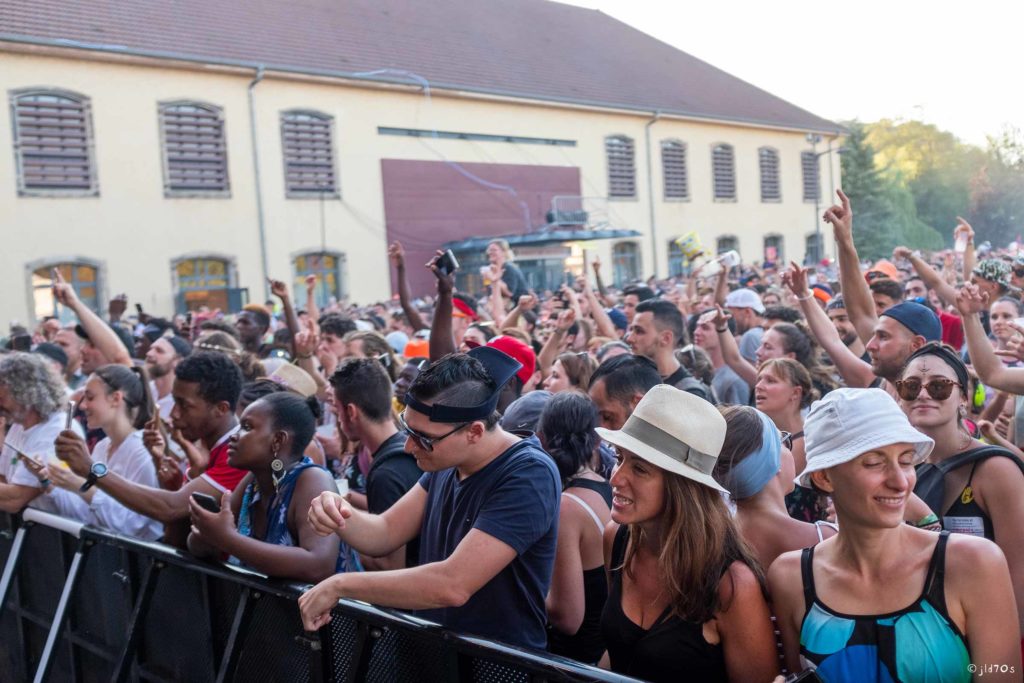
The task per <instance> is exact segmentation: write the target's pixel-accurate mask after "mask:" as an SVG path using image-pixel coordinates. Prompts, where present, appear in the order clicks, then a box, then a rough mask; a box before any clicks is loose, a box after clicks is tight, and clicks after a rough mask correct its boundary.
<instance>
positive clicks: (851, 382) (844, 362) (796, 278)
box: [782, 263, 875, 388]
mask: <svg viewBox="0 0 1024 683" xmlns="http://www.w3.org/2000/svg"><path fill="white" fill-rule="evenodd" d="M782 282H783V284H785V285H786V287H788V288H789V291H791V292H792V293H793V296H794V297H796V300H797V302H798V303H799V304H800V310H802V311H803V312H804V317H805V318H806V319H807V326H808V327H810V328H811V334H813V335H814V338H815V339H816V340H817V341H818V344H820V345H821V348H823V349H825V353H827V354H828V355H829V358H831V359H832V362H833V363H835V366H836V370H838V371H839V375H840V376H841V377H842V378H843V380H844V381H845V382H846V385H847V386H849V387H858V388H864V387H868V386H870V385H871V383H872V382H873V381H875V373H874V372H872V371H871V366H870V365H869V364H868V363H865V362H864V361H863V360H861V359H860V358H858V357H857V356H856V355H855V354H854V353H853V351H850V349H849V347H848V346H847V345H846V344H844V343H843V340H842V339H840V338H839V332H838V331H836V327H835V325H833V324H832V321H831V320H829V319H828V315H827V314H826V313H825V311H823V310H821V306H819V305H818V303H817V302H816V301H815V300H814V295H813V294H812V293H811V290H810V288H809V287H808V286H807V268H801V267H800V266H799V265H797V264H796V263H790V265H789V270H788V271H786V272H785V273H783V274H782Z"/></svg>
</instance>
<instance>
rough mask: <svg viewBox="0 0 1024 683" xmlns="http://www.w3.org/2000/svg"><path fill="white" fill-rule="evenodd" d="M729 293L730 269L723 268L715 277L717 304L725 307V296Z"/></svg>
mask: <svg viewBox="0 0 1024 683" xmlns="http://www.w3.org/2000/svg"><path fill="white" fill-rule="evenodd" d="M728 294H729V271H728V270H727V269H725V268H724V267H723V268H722V272H720V273H719V274H718V277H716V278H715V304H716V305H718V306H722V307H723V308H724V307H725V297H726V295H728Z"/></svg>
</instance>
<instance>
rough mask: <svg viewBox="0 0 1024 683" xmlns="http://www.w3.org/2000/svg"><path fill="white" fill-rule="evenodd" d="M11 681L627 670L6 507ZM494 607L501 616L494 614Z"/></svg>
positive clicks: (537, 678)
mask: <svg viewBox="0 0 1024 683" xmlns="http://www.w3.org/2000/svg"><path fill="white" fill-rule="evenodd" d="M0 562H2V563H3V564H4V569H3V574H2V575H0V672H3V673H2V674H0V676H2V678H3V680H4V681H29V680H32V681H36V682H41V681H60V682H63V681H83V682H91V681H116V682H121V681H189V682H190V683H191V682H193V681H196V682H198V681H217V682H218V683H219V682H221V681H245V682H247V683H248V682H249V681H254V682H258V681H289V682H291V681H311V682H312V683H320V682H323V681H353V682H355V681H359V682H362V681H371V682H378V681H380V682H392V681H403V682H404V681H445V682H454V681H459V682H463V681H481V682H483V683H490V682H494V683H519V682H523V683H535V682H542V681H628V680H630V679H625V678H623V677H620V676H616V675H614V674H611V673H609V672H607V671H603V670H601V669H597V668H594V667H589V666H585V665H582V664H578V663H576V662H573V661H571V660H568V659H563V658H560V657H553V656H548V655H545V654H543V653H533V652H529V651H526V650H520V649H518V648H514V647H510V646H505V645H501V644H500V643H495V642H491V641H486V640H483V639H479V638H472V637H468V636H464V635H459V634H456V633H453V632H450V631H446V630H444V629H443V628H441V627H440V626H438V625H436V624H432V623H430V622H426V621H422V620H419V619H416V618H414V617H412V616H409V615H405V614H401V613H398V612H392V611H389V610H382V609H378V608H375V607H372V606H370V605H367V604H365V603H361V602H355V601H350V600H343V601H341V602H339V604H338V606H337V608H336V609H335V610H334V612H333V615H332V617H333V618H332V620H331V623H330V624H328V625H327V626H324V627H323V628H321V629H320V631H319V632H317V633H309V632H306V631H303V629H302V622H301V621H300V618H299V611H298V607H297V605H296V599H297V598H298V596H299V595H300V594H301V590H302V588H303V586H300V585H297V584H289V583H283V582H278V581H273V580H270V579H268V578H267V577H265V576H262V575H260V574H256V573H253V572H248V571H245V570H241V569H237V568H235V567H232V566H229V565H224V564H214V563H204V562H200V561H198V560H196V559H194V558H192V557H191V556H189V555H187V554H185V553H182V552H179V551H177V550H175V549H173V548H170V547H168V546H165V545H161V544H158V543H145V542H142V541H138V540H135V539H132V538H127V537H124V536H118V535H117V534H112V533H110V532H107V531H103V530H100V529H96V528H93V527H89V526H83V525H81V524H78V523H75V522H70V521H68V520H65V519H63V518H61V517H57V516H54V515H50V514H47V513H43V512H39V511H36V510H31V509H28V510H26V511H25V512H24V513H23V515H21V516H8V515H3V514H2V513H0ZM495 618H496V619H500V618H501V615H499V614H496V615H495Z"/></svg>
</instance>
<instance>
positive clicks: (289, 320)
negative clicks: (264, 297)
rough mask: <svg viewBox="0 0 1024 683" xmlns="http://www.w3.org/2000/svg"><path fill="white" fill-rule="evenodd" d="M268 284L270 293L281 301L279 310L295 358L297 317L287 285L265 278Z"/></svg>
mask: <svg viewBox="0 0 1024 683" xmlns="http://www.w3.org/2000/svg"><path fill="white" fill-rule="evenodd" d="M267 281H268V282H269V283H270V293H271V294H273V295H274V296H276V297H277V298H278V299H280V300H281V308H283V309H284V324H285V325H286V326H287V327H288V335H289V336H290V337H291V342H290V343H289V346H291V352H292V357H294V356H295V336H296V335H297V334H298V333H299V316H298V315H296V314H295V306H294V305H293V304H292V298H291V296H290V295H289V294H288V285H286V284H285V283H284V281H283V280H274V279H273V278H267Z"/></svg>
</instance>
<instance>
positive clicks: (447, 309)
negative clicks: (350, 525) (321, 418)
mask: <svg viewBox="0 0 1024 683" xmlns="http://www.w3.org/2000/svg"><path fill="white" fill-rule="evenodd" d="M443 255H444V252H443V251H440V250H438V251H437V252H436V253H435V254H434V258H432V259H430V261H428V262H427V268H429V269H430V272H432V273H433V274H434V277H436V278H437V301H436V302H435V303H434V320H433V321H432V322H431V324H430V362H431V363H434V362H437V361H438V360H440V359H441V358H443V357H445V356H447V355H448V354H449V353H455V351H456V350H457V347H456V345H455V333H454V332H453V330H452V290H454V289H455V277H454V275H445V274H444V273H442V272H441V271H439V270H438V269H437V260H438V259H439V258H441V256H443ZM369 554H372V553H369Z"/></svg>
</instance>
